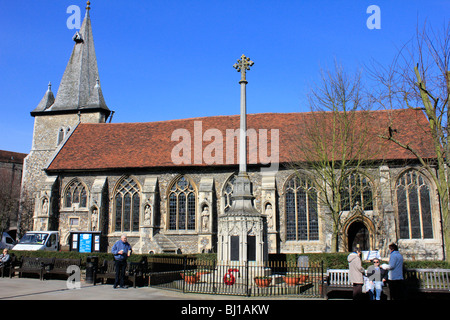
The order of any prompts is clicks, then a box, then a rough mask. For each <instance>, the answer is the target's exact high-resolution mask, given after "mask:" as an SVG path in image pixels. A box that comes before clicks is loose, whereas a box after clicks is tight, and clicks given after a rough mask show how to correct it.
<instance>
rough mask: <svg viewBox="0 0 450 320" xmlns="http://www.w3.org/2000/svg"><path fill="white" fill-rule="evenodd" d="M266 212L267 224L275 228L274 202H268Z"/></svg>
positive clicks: (270, 227)
mask: <svg viewBox="0 0 450 320" xmlns="http://www.w3.org/2000/svg"><path fill="white" fill-rule="evenodd" d="M265 214H266V216H267V226H268V227H269V229H272V228H273V209H272V204H271V203H268V204H266V209H265Z"/></svg>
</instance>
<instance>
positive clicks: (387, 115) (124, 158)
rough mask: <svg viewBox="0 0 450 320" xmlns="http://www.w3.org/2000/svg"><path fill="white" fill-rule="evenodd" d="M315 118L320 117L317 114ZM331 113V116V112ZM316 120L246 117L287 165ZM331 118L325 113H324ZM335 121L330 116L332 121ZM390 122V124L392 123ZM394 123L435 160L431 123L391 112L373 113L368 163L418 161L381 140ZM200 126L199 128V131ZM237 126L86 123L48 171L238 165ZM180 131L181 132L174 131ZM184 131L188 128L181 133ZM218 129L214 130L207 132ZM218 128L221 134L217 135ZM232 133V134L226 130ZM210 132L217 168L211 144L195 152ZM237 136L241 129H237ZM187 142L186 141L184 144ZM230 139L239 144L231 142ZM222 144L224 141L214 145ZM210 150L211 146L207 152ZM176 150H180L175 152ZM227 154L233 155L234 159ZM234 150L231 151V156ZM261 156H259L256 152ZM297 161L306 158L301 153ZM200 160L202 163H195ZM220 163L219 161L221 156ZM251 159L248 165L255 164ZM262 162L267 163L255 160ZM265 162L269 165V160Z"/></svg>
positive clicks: (221, 122) (223, 121) (401, 136)
mask: <svg viewBox="0 0 450 320" xmlns="http://www.w3.org/2000/svg"><path fill="white" fill-rule="evenodd" d="M315 115H317V114H315ZM328 115H331V113H328ZM312 117H313V114H312V113H264V114H250V115H247V128H248V129H251V128H253V129H255V130H256V132H257V133H258V134H260V133H263V130H261V129H267V130H268V139H267V140H268V141H269V145H268V147H267V148H268V152H269V154H270V150H271V149H270V148H271V145H270V137H271V134H270V133H271V132H274V131H271V130H274V129H278V130H279V162H280V163H286V162H289V161H290V159H291V155H292V152H291V150H293V149H294V145H293V144H294V143H295V142H294V141H295V139H293V137H298V136H301V134H302V132H301V131H302V129H301V128H302V124H304V123H308V121H311V119H312ZM324 117H327V115H324ZM330 118H331V117H330ZM389 119H391V122H389ZM389 125H391V127H392V128H393V129H396V130H397V132H396V133H395V137H396V138H397V139H398V140H400V141H402V142H404V143H408V144H410V145H411V147H413V148H415V149H416V150H418V151H419V153H420V154H421V155H422V157H424V158H434V157H435V156H434V151H433V143H432V140H431V136H430V134H429V129H428V121H427V119H426V117H425V115H424V114H423V112H422V111H420V110H412V109H405V110H391V111H372V112H370V128H371V129H370V133H369V135H368V137H367V139H369V140H370V141H371V142H370V143H372V144H373V145H375V144H376V145H378V146H379V144H380V143H383V148H382V151H383V152H380V153H378V154H376V155H375V154H374V155H372V156H371V157H372V159H370V160H382V159H386V160H399V159H415V157H414V156H413V155H412V154H411V153H410V152H409V151H407V150H404V149H403V148H401V147H399V146H397V145H396V144H394V143H392V142H387V141H385V140H382V139H381V138H379V135H380V134H387V132H388V127H389ZM195 128H196V130H195ZM238 128H239V116H215V117H204V118H192V119H183V120H170V121H160V122H148V123H117V124H107V123H102V124H87V123H81V124H79V125H78V127H77V128H76V129H75V130H74V131H73V133H72V135H71V136H70V138H69V139H68V140H67V141H66V143H65V145H64V146H63V147H62V148H61V150H60V151H59V153H58V154H57V155H56V156H55V158H54V159H53V161H52V162H51V164H50V165H49V167H48V168H47V170H48V171H68V170H109V169H125V168H152V167H153V168H154V167H177V166H208V165H230V164H233V165H235V164H238V160H237V159H238V158H237V152H238V151H237V150H238V149H239V148H238V146H237V143H236V142H234V152H233V150H232V149H231V145H230V144H227V134H228V135H229V134H230V132H231V133H232V132H233V131H231V130H236V129H238ZM177 129H182V130H181V131H180V130H179V131H175V130H177ZM183 129H184V130H183ZM209 129H216V130H215V131H207V130H209ZM217 130H218V131H217ZM227 130H229V131H227ZM178 132H181V133H185V134H189V135H190V138H191V141H190V145H191V149H190V150H189V149H188V148H186V149H185V151H190V152H191V162H189V163H187V164H186V163H185V164H176V163H174V161H173V159H172V153H173V151H174V147H176V146H178V147H180V146H181V144H180V141H182V140H180V139H181V138H179V137H178V136H176V137H174V141H172V134H173V133H178ZM205 132H207V133H213V135H214V134H215V137H217V134H219V135H220V134H221V135H222V138H223V157H222V158H221V160H220V161H216V162H214V163H213V164H211V163H210V162H208V159H205V157H202V150H203V154H205V155H207V154H209V152H210V151H211V149H212V147H213V145H212V143H213V141H214V139H213V140H207V139H206V138H205V141H203V145H202V147H203V149H202V150H200V148H195V146H194V145H195V143H194V141H195V140H196V139H202V135H203V134H205ZM236 132H238V131H236ZM183 141H185V142H189V141H188V140H183ZM230 141H235V139H234V140H231V139H230ZM216 142H217V143H220V142H221V139H218V141H216ZM208 146H209V148H208ZM258 148H260V146H259V145H250V146H249V148H248V154H252V155H253V154H255V153H254V151H257V150H256V149H258ZM175 150H176V149H175ZM227 152H228V155H230V154H231V155H234V157H231V159H234V161H230V160H231V159H228V158H227ZM230 152H231V153H230ZM256 154H257V152H256ZM297 158H298V160H304V159H302V156H301V155H300V154H299V155H298V156H297ZM198 159H200V160H201V161H196V160H198ZM218 159H220V157H219V158H218ZM252 160H253V158H252V159H249V163H250V164H251V163H252V162H253V163H255V161H252ZM256 162H257V163H258V164H259V163H261V162H264V161H261V159H259V157H258V159H257V161H256ZM266 162H267V161H266Z"/></svg>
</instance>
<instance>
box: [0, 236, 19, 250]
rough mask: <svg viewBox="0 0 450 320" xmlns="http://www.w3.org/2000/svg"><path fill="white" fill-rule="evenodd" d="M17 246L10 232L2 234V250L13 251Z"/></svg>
mask: <svg viewBox="0 0 450 320" xmlns="http://www.w3.org/2000/svg"><path fill="white" fill-rule="evenodd" d="M15 245H16V241H15V240H14V239H13V238H12V237H11V236H10V235H9V233H8V232H3V234H2V241H1V242H0V249H1V250H3V249H5V248H6V249H9V250H11V249H12V247H14V246H15Z"/></svg>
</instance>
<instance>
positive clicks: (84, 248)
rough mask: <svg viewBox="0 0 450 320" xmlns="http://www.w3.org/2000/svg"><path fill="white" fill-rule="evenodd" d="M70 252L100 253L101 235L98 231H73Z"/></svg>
mask: <svg viewBox="0 0 450 320" xmlns="http://www.w3.org/2000/svg"><path fill="white" fill-rule="evenodd" d="M70 242H71V243H70V251H78V252H100V251H101V233H100V232H96V231H85V232H83V231H71V235H70Z"/></svg>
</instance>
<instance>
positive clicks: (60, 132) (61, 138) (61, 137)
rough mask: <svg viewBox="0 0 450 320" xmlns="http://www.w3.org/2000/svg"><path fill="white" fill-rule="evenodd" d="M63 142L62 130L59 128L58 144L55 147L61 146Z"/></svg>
mask: <svg viewBox="0 0 450 320" xmlns="http://www.w3.org/2000/svg"><path fill="white" fill-rule="evenodd" d="M63 140H64V129H63V128H60V129H59V131H58V142H57V145H58V146H59V145H60V144H61V142H63Z"/></svg>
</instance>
